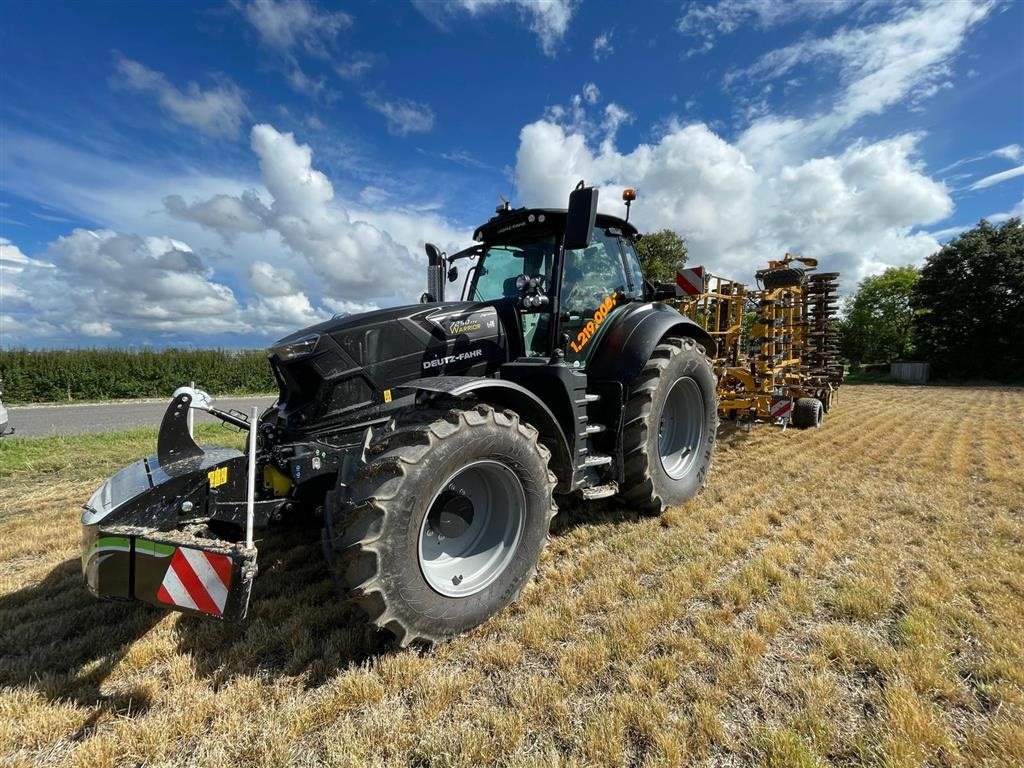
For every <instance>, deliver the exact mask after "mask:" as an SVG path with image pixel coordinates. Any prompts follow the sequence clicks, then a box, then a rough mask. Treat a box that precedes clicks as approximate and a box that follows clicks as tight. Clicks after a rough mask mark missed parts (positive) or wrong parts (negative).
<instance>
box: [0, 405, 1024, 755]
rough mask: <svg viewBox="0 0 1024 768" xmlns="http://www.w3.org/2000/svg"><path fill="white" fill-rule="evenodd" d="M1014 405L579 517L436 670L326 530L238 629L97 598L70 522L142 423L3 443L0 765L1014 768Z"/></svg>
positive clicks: (726, 449)
mask: <svg viewBox="0 0 1024 768" xmlns="http://www.w3.org/2000/svg"><path fill="white" fill-rule="evenodd" d="M1022 411H1024V390H1021V389H1011V388H982V389H976V390H969V389H965V388H942V387H927V388H916V389H911V388H907V387H892V386H885V385H877V386H870V387H845V388H844V389H843V390H842V392H841V396H840V399H839V402H838V403H837V404H836V406H835V408H834V409H833V412H832V413H830V414H829V415H828V416H827V417H826V421H825V424H824V426H823V427H822V428H821V429H819V430H813V431H806V432H800V431H797V430H792V429H790V430H787V431H786V432H785V433H783V432H781V431H780V430H779V429H778V428H775V427H770V426H766V425H760V426H758V427H756V428H755V429H754V430H753V431H752V432H751V433H749V434H747V433H746V432H744V431H742V430H741V431H738V432H734V433H731V434H728V435H723V439H722V440H721V441H720V447H719V451H718V453H717V455H716V459H715V465H714V468H713V471H712V473H711V477H710V480H709V485H708V488H707V489H706V490H705V491H704V493H703V494H702V495H701V496H700V497H699V498H697V499H696V500H694V501H692V502H690V503H688V504H686V505H684V506H683V507H678V508H673V509H670V510H668V511H667V512H666V513H664V514H663V515H661V516H660V517H657V518H651V517H641V516H638V515H636V514H633V513H630V512H629V511H624V510H620V509H617V508H616V507H615V506H614V505H611V504H596V505H591V506H589V507H582V506H581V507H578V508H575V509H572V510H563V512H562V513H561V514H560V515H559V516H558V518H556V523H555V526H554V531H553V535H552V539H551V543H550V545H549V547H548V548H547V550H546V552H545V554H544V557H543V560H542V563H541V567H540V572H539V574H538V578H537V579H536V580H535V582H534V583H533V584H531V585H530V586H529V587H528V588H527V590H526V591H525V593H524V595H523V597H522V599H521V600H520V601H519V602H518V603H517V604H516V605H514V606H513V607H511V608H510V609H509V610H507V611H505V612H504V613H502V614H501V615H499V616H497V617H495V618H494V619H493V620H491V621H490V622H488V623H487V624H486V625H484V626H483V627H480V628H479V629H477V630H475V631H473V632H471V633H469V634H468V635H466V636H464V637H460V638H456V639H455V640H453V641H451V642H449V643H447V644H444V645H442V646H439V647H437V648H434V649H433V650H429V651H423V650H419V651H417V650H405V651H400V650H395V649H393V648H391V647H390V646H389V645H388V644H387V643H386V642H383V641H382V640H381V639H380V638H379V637H378V636H376V635H374V634H373V633H371V632H369V631H368V630H367V629H366V628H365V627H363V626H362V625H361V624H359V623H358V621H357V620H356V617H354V616H353V615H352V614H351V613H350V612H349V610H348V609H347V608H346V607H345V606H343V605H342V604H341V603H340V602H339V601H338V600H337V599H336V597H335V593H334V588H333V585H332V583H331V581H330V579H329V577H328V575H327V572H326V569H325V568H324V567H323V565H322V564H321V558H320V551H319V550H320V546H319V538H318V531H316V530H315V528H313V527H306V528H301V527H300V528H294V529H277V530H272V531H269V532H268V533H267V535H266V539H265V540H264V541H263V542H262V543H261V550H260V571H261V572H260V576H259V577H258V579H257V581H256V586H255V588H254V593H253V598H252V604H251V610H250V618H249V620H248V621H247V622H246V623H245V624H243V625H239V626H229V625H222V624H219V623H216V622H212V621H206V620H200V619H194V618H189V617H182V616H178V615H173V614H167V613H164V612H162V611H159V610H157V609H151V608H148V607H146V606H143V605H141V604H119V603H105V602H99V601H96V600H93V599H92V598H90V597H89V596H88V594H87V593H86V592H85V590H84V588H83V587H82V585H81V577H80V573H79V563H78V535H79V529H78V521H77V517H78V510H79V508H80V505H81V503H82V502H83V501H84V500H85V499H87V498H88V496H89V494H90V493H91V492H92V490H93V489H94V487H95V485H96V484H97V483H98V482H99V481H101V480H102V479H103V478H104V477H105V476H107V475H108V474H110V473H111V472H112V471H114V470H116V469H117V468H119V467H120V466H122V465H123V464H125V463H127V462H128V461H130V460H133V459H135V458H138V457H140V456H142V455H145V454H147V453H150V452H152V450H153V447H154V441H155V430H140V431H137V432H131V433H123V434H118V435H115V436H103V437H89V436H83V437H74V438H44V439H38V440H32V439H24V440H20V441H19V440H14V441H9V442H8V441H7V440H6V439H5V440H4V441H0V534H2V535H0V649H2V650H0V762H3V764H5V765H56V764H71V765H89V766H103V765H124V764H157V765H160V764H163V765H181V764H185V765H249V764H257V765H289V764H320V763H327V764H332V765H353V766H357V765H358V766H367V765H382V766H383V765H417V766H470V765H494V764H501V765H513V766H534V765H535V766H549V765H563V766H570V765H581V766H583V765H644V766H647V765H651V766H654V765H688V764H693V765H708V766H711V765H760V766H823V765H830V764H831V765H856V766H860V765H864V766H920V765H935V766H975V765H1005V766H1019V765H1024V423H1022V421H1021V419H1020V413H1021V412H1022ZM210 429H212V433H211V434H206V430H203V432H201V438H202V439H203V440H209V441H210V442H221V443H224V442H226V440H225V438H235V439H236V440H239V438H238V436H234V435H231V433H225V432H224V431H223V430H220V429H219V428H217V427H212V428H210ZM235 444H238V443H237V442H236V443H235Z"/></svg>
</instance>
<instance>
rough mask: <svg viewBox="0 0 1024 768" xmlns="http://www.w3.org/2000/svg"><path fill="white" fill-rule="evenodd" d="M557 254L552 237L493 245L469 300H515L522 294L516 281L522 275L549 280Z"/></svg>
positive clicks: (476, 279)
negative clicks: (517, 288) (517, 287)
mask: <svg viewBox="0 0 1024 768" xmlns="http://www.w3.org/2000/svg"><path fill="white" fill-rule="evenodd" d="M554 254H555V239H554V238H553V237H548V238H543V239H541V240H533V241H530V242H524V243H510V244H507V245H492V246H490V247H489V248H488V249H487V251H486V252H485V253H484V254H483V256H481V257H480V264H479V266H478V267H477V268H476V270H475V272H474V276H473V289H472V291H471V292H470V296H469V298H470V299H472V300H474V301H494V300H495V299H511V298H515V297H516V296H518V295H519V291H518V290H516V278H517V277H519V276H520V275H529V276H530V277H548V278H550V274H551V262H552V261H553V259H554Z"/></svg>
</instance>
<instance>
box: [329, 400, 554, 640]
mask: <svg viewBox="0 0 1024 768" xmlns="http://www.w3.org/2000/svg"><path fill="white" fill-rule="evenodd" d="M367 455H368V456H369V457H370V459H369V460H368V461H367V463H366V465H365V466H364V467H363V468H362V469H361V471H360V472H359V474H358V476H357V478H356V480H355V481H354V482H353V484H352V493H351V498H352V501H353V503H352V504H345V505H342V504H340V503H337V502H335V501H333V500H332V502H331V503H329V504H328V508H327V509H326V510H325V512H326V519H327V529H326V531H325V540H326V543H327V545H328V553H329V555H330V557H331V559H332V561H333V566H334V570H335V573H336V574H337V576H338V577H339V580H340V581H341V585H342V587H343V589H344V590H345V592H346V594H347V595H348V597H349V598H350V599H351V600H353V601H354V602H355V603H356V604H357V605H358V606H359V607H360V608H362V609H363V611H365V613H366V615H367V617H368V618H369V621H370V622H371V623H372V624H374V625H376V626H377V627H380V628H381V629H386V630H388V631H389V632H391V633H392V634H393V635H394V636H395V637H396V639H397V640H398V642H399V644H400V645H403V646H406V645H409V644H410V643H412V642H427V643H430V642H436V641H439V640H442V639H444V638H447V637H451V636H452V635H456V634H459V633H460V632H465V631H466V630H469V629H471V628H473V627H475V626H477V625H478V624H481V623H483V622H484V621H486V620H487V619H488V618H490V617H491V616H493V615H494V614H495V613H497V612H498V611H500V610H501V609H502V608H504V607H505V606H507V605H508V604H509V603H511V602H512V601H513V600H515V599H516V597H518V596H519V593H520V592H521V591H522V589H523V587H524V586H525V585H526V584H527V583H528V582H529V580H530V579H531V578H532V576H533V574H534V572H535V570H536V568H537V562H538V560H539V558H540V553H541V551H542V550H543V548H544V545H545V544H546V543H547V538H548V531H549V528H550V525H551V518H552V517H553V516H554V514H555V512H556V507H555V505H554V501H553V492H554V486H555V476H554V475H553V474H552V473H551V472H550V471H549V469H548V458H549V453H548V450H547V449H546V448H545V447H544V446H542V445H540V444H539V443H538V441H537V430H536V429H534V428H533V427H531V426H529V425H528V424H524V423H522V422H521V421H520V420H519V417H518V416H517V415H516V414H515V413H514V412H512V411H496V410H495V409H494V408H492V407H490V406H487V405H478V406H476V407H475V408H471V409H467V410H456V409H453V410H450V411H444V412H442V411H432V412H419V413H417V412H415V411H413V412H410V413H408V414H406V415H404V416H400V417H397V418H396V419H395V421H394V422H393V423H392V424H391V425H390V427H389V429H388V430H387V431H385V432H384V433H383V434H382V435H381V436H380V437H379V438H378V439H376V440H375V441H374V442H373V443H372V444H371V445H370V448H369V450H368V452H367ZM332 496H335V494H332Z"/></svg>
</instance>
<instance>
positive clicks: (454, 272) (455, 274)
mask: <svg viewBox="0 0 1024 768" xmlns="http://www.w3.org/2000/svg"><path fill="white" fill-rule="evenodd" d="M458 279H459V268H458V267H456V266H452V267H450V268H449V269H448V282H449V283H454V282H455V281H456V280H458Z"/></svg>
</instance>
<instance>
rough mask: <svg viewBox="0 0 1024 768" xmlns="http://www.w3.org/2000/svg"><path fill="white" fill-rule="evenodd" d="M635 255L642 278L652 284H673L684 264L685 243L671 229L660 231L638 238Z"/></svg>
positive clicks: (685, 254)
mask: <svg viewBox="0 0 1024 768" xmlns="http://www.w3.org/2000/svg"><path fill="white" fill-rule="evenodd" d="M636 253H637V256H639V257H640V266H641V267H643V270H644V277H646V278H647V279H648V280H650V281H651V282H652V283H674V282H675V280H676V272H678V271H679V270H680V269H682V266H683V264H685V263H686V256H687V253H686V241H685V240H683V238H682V237H680V236H679V235H677V234H676V233H675V232H673V231H672V230H671V229H660V230H658V231H657V232H651V233H650V234H649V235H644V236H643V237H642V238H640V242H638V243H637V244H636Z"/></svg>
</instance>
